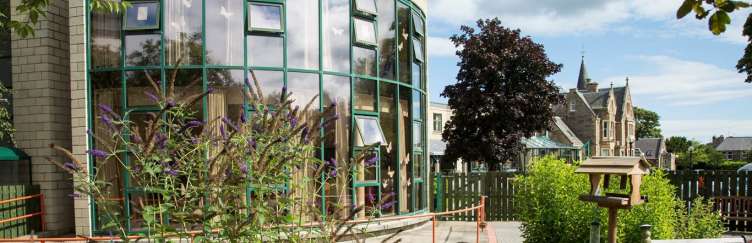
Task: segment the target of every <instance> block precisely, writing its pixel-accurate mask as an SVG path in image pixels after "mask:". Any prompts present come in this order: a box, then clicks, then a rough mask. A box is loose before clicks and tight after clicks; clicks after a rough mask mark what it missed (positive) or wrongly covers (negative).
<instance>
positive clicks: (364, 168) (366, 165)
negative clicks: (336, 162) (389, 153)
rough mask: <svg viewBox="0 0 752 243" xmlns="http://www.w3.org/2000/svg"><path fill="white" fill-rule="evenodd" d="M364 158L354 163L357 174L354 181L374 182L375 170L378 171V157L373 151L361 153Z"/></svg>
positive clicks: (375, 179)
mask: <svg viewBox="0 0 752 243" xmlns="http://www.w3.org/2000/svg"><path fill="white" fill-rule="evenodd" d="M363 153H364V154H365V156H364V157H363V158H362V159H361V160H360V161H358V162H357V163H356V165H357V174H356V175H355V180H356V181H360V182H363V181H368V182H376V181H377V180H378V178H376V177H377V174H376V170H377V169H378V161H379V155H378V154H377V153H374V152H373V151H369V152H363Z"/></svg>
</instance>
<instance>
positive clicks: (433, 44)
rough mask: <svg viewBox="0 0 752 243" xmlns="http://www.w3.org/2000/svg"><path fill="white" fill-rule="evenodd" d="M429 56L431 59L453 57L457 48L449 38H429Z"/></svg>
mask: <svg viewBox="0 0 752 243" xmlns="http://www.w3.org/2000/svg"><path fill="white" fill-rule="evenodd" d="M427 41H428V55H429V56H431V57H453V56H455V52H456V51H457V48H455V47H454V44H453V43H452V41H450V40H449V38H443V37H433V36H429V37H428V40H427Z"/></svg>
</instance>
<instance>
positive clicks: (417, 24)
mask: <svg viewBox="0 0 752 243" xmlns="http://www.w3.org/2000/svg"><path fill="white" fill-rule="evenodd" d="M413 30H414V31H415V33H418V34H420V35H423V32H424V31H425V30H424V28H423V18H421V17H420V15H418V13H416V12H413Z"/></svg>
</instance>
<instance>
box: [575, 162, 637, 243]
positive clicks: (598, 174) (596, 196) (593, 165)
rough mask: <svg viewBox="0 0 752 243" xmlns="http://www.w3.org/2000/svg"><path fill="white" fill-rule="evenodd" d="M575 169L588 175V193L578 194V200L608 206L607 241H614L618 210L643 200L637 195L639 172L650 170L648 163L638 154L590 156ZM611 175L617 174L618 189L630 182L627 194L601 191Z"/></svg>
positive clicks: (614, 242) (630, 206)
mask: <svg viewBox="0 0 752 243" xmlns="http://www.w3.org/2000/svg"><path fill="white" fill-rule="evenodd" d="M575 173H582V174H588V176H589V177H590V193H588V194H584V195H580V200H581V201H585V202H593V203H596V204H598V207H601V208H608V242H609V243H616V214H617V211H618V210H619V209H630V208H632V207H633V206H635V205H639V204H641V203H643V202H644V200H643V198H642V196H640V184H641V183H642V175H645V174H648V173H650V164H649V163H648V162H647V161H646V160H645V159H643V158H640V157H592V158H590V159H588V160H586V161H585V162H583V163H582V164H580V167H579V168H577V170H576V171H575ZM612 176H613V177H614V178H616V177H619V179H620V188H621V189H626V188H627V183H629V184H630V191H629V194H618V193H602V190H601V188H608V186H609V183H611V177H612ZM601 181H602V182H603V187H601Z"/></svg>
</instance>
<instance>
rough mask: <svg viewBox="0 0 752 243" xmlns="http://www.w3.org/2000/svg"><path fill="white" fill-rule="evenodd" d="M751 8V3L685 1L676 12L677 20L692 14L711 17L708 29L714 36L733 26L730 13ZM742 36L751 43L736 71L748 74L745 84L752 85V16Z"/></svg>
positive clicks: (697, 16) (716, 0)
mask: <svg viewBox="0 0 752 243" xmlns="http://www.w3.org/2000/svg"><path fill="white" fill-rule="evenodd" d="M749 7H750V3H748V2H744V1H732V0H684V2H682V5H681V6H679V9H678V10H677V11H676V18H678V19H681V18H684V17H685V16H687V15H689V14H690V13H694V15H695V18H697V19H705V18H706V17H708V16H710V18H708V29H709V30H710V32H713V34H714V35H720V34H721V33H723V32H725V31H726V26H727V25H729V24H731V16H729V14H730V13H733V12H734V11H737V10H740V9H743V8H749ZM711 13H712V14H711ZM742 35H744V36H746V37H747V41H748V42H749V43H748V44H747V47H746V48H745V49H744V55H743V56H742V57H741V58H740V59H739V61H738V62H737V64H736V69H737V70H738V71H739V73H746V74H747V78H746V80H745V82H747V83H752V15H748V16H747V21H746V22H745V23H744V29H743V30H742Z"/></svg>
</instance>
